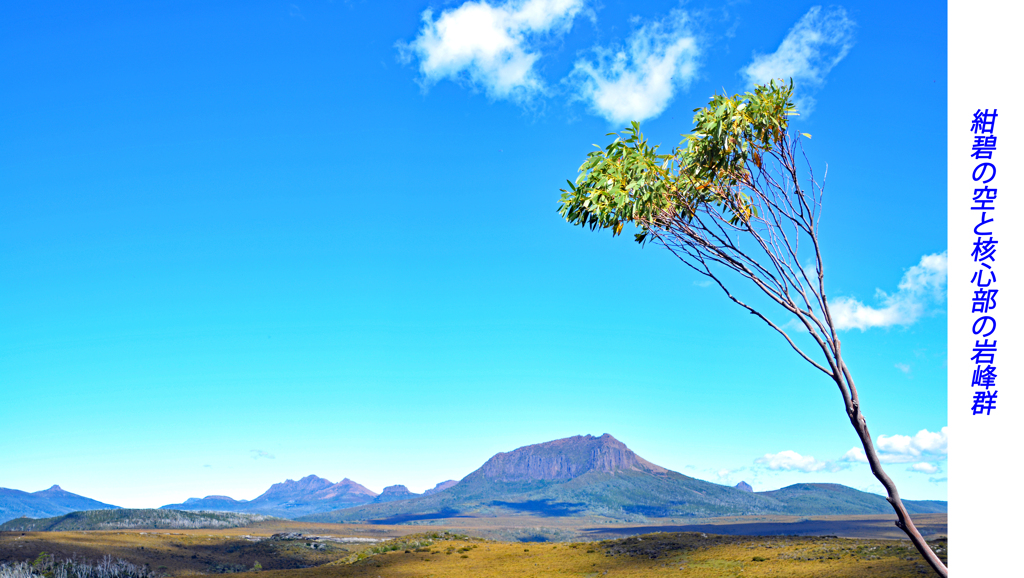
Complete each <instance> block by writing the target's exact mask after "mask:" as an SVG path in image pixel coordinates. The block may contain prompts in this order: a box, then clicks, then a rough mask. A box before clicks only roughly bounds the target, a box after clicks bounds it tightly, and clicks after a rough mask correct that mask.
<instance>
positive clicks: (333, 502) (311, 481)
mask: <svg viewBox="0 0 1024 578" xmlns="http://www.w3.org/2000/svg"><path fill="white" fill-rule="evenodd" d="M406 491H408V490H406ZM375 497H377V493H376V492H373V491H370V490H368V489H366V488H365V487H363V486H362V485H360V484H358V483H356V482H353V481H352V480H350V479H348V478H345V479H344V480H342V481H340V482H338V483H336V484H335V483H333V482H331V481H330V480H326V479H324V478H321V477H318V476H312V475H311V476H306V477H304V478H302V479H300V480H298V481H295V480H285V481H283V482H280V483H277V484H274V485H272V486H270V489H268V490H267V491H266V492H263V494H261V495H260V496H259V497H257V498H255V499H253V500H249V501H246V500H235V499H233V498H229V497H228V496H206V497H205V498H202V499H200V498H189V499H188V500H185V501H184V502H182V503H181V504H168V505H166V506H161V507H160V509H162V510H191V511H197V510H206V511H216V512H247V513H251V514H265V515H269V516H278V517H281V518H295V517H298V516H304V515H308V514H314V513H318V512H328V511H331V510H337V509H339V508H349V507H352V506H357V505H359V504H365V503H368V502H370V501H372V500H373V499H374V498H375Z"/></svg>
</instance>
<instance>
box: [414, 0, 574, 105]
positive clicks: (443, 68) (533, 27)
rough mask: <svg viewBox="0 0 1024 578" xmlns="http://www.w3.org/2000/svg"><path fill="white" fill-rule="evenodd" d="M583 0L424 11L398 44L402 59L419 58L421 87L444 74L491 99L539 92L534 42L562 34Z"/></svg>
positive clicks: (479, 4)
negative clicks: (408, 37)
mask: <svg viewBox="0 0 1024 578" xmlns="http://www.w3.org/2000/svg"><path fill="white" fill-rule="evenodd" d="M583 5H584V0H525V1H523V0H508V1H506V2H504V3H500V4H489V3H488V2H486V1H484V0H481V1H480V2H465V3H463V4H462V5H461V6H459V7H458V8H454V9H451V10H445V11H443V12H442V13H441V15H440V16H438V17H437V18H436V19H435V18H434V13H433V11H432V10H429V9H428V10H426V11H424V12H423V27H422V28H421V29H420V33H419V35H418V36H417V37H416V38H415V39H414V40H413V41H412V42H409V43H404V42H399V43H398V44H397V47H398V49H399V53H400V54H401V56H402V57H403V58H404V59H406V60H411V59H412V58H413V57H416V58H417V59H418V60H419V68H420V73H421V74H422V75H423V86H424V87H429V86H430V85H432V84H434V83H436V82H438V81H439V80H441V79H444V78H449V79H451V80H455V81H466V82H469V83H470V84H472V85H473V86H475V87H478V88H482V89H483V90H484V91H485V92H486V93H487V95H488V96H490V97H492V98H500V99H509V100H513V101H518V102H524V101H527V100H530V99H531V98H532V97H533V96H534V95H536V94H538V93H540V92H542V91H543V90H544V82H543V81H542V80H541V78H540V77H539V76H538V74H537V71H536V69H535V66H534V65H535V64H536V62H537V60H538V59H539V58H540V56H541V55H540V52H539V51H538V49H537V48H536V42H537V40H538V39H539V38H540V36H541V35H544V34H562V33H565V32H567V31H568V30H569V29H570V27H571V26H572V21H573V19H574V18H575V17H576V15H577V14H579V13H580V11H581V10H582V9H583Z"/></svg>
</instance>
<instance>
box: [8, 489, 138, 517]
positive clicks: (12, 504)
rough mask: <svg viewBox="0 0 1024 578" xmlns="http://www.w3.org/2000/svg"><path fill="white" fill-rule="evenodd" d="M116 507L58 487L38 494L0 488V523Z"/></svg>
mask: <svg viewBox="0 0 1024 578" xmlns="http://www.w3.org/2000/svg"><path fill="white" fill-rule="evenodd" d="M117 508H118V506H112V505H110V504H104V503H103V502H97V501H96V500H93V499H90V498H86V497H84V496H79V495H78V494H72V493H71V492H68V491H66V490H63V489H61V487H60V486H57V485H54V486H50V487H49V488H47V489H45V490H40V491H38V492H31V493H29V492H23V491H21V490H12V489H9V488H0V523H2V522H6V521H7V520H12V519H14V518H19V517H23V516H27V517H33V518H46V517H50V516H60V515H62V514H67V513H69V512H74V511H76V510H110V509H117Z"/></svg>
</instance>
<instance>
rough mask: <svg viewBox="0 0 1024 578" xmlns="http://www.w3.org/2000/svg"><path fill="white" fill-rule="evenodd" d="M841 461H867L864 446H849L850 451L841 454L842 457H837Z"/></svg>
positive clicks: (863, 462)
mask: <svg viewBox="0 0 1024 578" xmlns="http://www.w3.org/2000/svg"><path fill="white" fill-rule="evenodd" d="M839 460H840V461H843V462H860V463H862V464H866V463H868V456H867V454H865V453H864V448H850V451H848V452H846V453H845V454H843V457H841V458H839Z"/></svg>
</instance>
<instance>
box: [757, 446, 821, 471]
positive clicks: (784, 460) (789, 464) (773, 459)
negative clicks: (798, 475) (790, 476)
mask: <svg viewBox="0 0 1024 578" xmlns="http://www.w3.org/2000/svg"><path fill="white" fill-rule="evenodd" d="M754 463H757V464H764V465H766V466H767V467H768V469H769V470H787V471H790V470H798V471H801V472H807V473H810V472H818V471H821V470H825V469H828V470H830V471H834V470H835V468H834V467H833V466H832V465H831V463H830V462H820V461H818V460H816V459H814V456H802V455H800V454H798V453H796V452H794V451H792V450H785V451H781V452H779V453H777V454H765V455H764V457H763V458H757V459H756V460H754Z"/></svg>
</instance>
